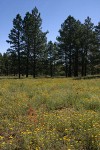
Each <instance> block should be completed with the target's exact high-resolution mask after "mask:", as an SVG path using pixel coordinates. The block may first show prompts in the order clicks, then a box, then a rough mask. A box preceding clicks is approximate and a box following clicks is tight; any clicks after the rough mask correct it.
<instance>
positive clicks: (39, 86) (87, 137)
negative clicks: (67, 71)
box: [0, 78, 100, 150]
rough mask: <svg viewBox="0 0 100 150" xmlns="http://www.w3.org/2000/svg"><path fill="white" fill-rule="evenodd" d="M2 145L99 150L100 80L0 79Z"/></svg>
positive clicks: (41, 149)
mask: <svg viewBox="0 0 100 150" xmlns="http://www.w3.org/2000/svg"><path fill="white" fill-rule="evenodd" d="M0 87H1V88H0V149H1V150H14V149H15V150H16V149H18V150H20V149H22V150H99V149H100V142H99V141H100V79H92V80H88V79H87V80H73V79H71V78H69V79H66V78H58V79H49V78H48V79H22V80H19V79H0Z"/></svg>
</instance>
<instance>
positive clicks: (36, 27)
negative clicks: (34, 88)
mask: <svg viewBox="0 0 100 150" xmlns="http://www.w3.org/2000/svg"><path fill="white" fill-rule="evenodd" d="M41 25H42V19H41V17H40V13H39V12H38V9H37V8H36V7H35V8H34V9H33V10H32V13H31V24H30V28H31V52H30V54H31V57H32V59H33V77H34V78H35V76H36V67H37V68H38V66H36V65H37V62H38V61H39V60H40V58H41V57H42V55H43V51H45V46H46V41H47V38H46V34H47V32H43V31H42V27H41Z"/></svg>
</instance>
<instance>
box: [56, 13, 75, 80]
mask: <svg viewBox="0 0 100 150" xmlns="http://www.w3.org/2000/svg"><path fill="white" fill-rule="evenodd" d="M75 27H76V20H75V19H74V17H72V16H68V18H67V19H66V20H65V21H64V23H63V24H62V25H61V29H60V30H59V33H60V36H59V37H57V40H58V42H59V46H60V51H61V55H62V58H64V64H65V74H66V77H67V76H69V77H71V76H72V57H73V48H74V47H73V46H74V45H73V44H74V43H73V42H74V41H73V40H74V38H75V35H74V32H75Z"/></svg>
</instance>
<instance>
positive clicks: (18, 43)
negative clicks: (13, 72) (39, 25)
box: [7, 14, 22, 78]
mask: <svg viewBox="0 0 100 150" xmlns="http://www.w3.org/2000/svg"><path fill="white" fill-rule="evenodd" d="M8 38H9V40H7V42H8V43H10V47H11V50H13V51H14V52H15V53H17V56H18V74H19V78H20V73H21V69H20V65H21V60H20V54H21V50H22V18H21V16H20V14H17V16H16V18H15V19H14V20H13V29H12V30H11V31H10V34H9V36H8Z"/></svg>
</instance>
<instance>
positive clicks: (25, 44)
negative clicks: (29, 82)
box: [0, 7, 100, 78]
mask: <svg viewBox="0 0 100 150" xmlns="http://www.w3.org/2000/svg"><path fill="white" fill-rule="evenodd" d="M47 34H48V31H46V32H43V31H42V19H41V15H40V13H39V11H38V9H37V8H36V7H35V8H34V9H33V10H32V12H31V13H30V12H27V13H26V15H25V17H24V18H23V19H22V17H21V15H20V14H17V16H16V18H14V20H13V28H12V30H11V31H10V34H9V35H8V40H7V42H8V43H9V44H10V48H9V49H8V50H7V52H6V53H4V54H3V55H2V54H0V75H14V76H15V75H19V78H20V75H26V77H28V76H29V75H33V77H34V78H35V77H36V76H51V77H53V76H66V77H72V76H75V77H77V76H86V75H87V74H99V73H100V22H99V23H98V25H97V26H94V24H93V23H92V22H91V18H89V17H87V18H86V19H85V21H84V23H81V22H80V21H79V20H76V19H75V18H74V17H72V16H68V17H67V19H66V20H65V21H64V22H63V23H62V24H61V28H60V30H59V36H58V37H57V38H56V40H57V42H54V43H53V42H52V41H49V42H47V37H46V35H47Z"/></svg>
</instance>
